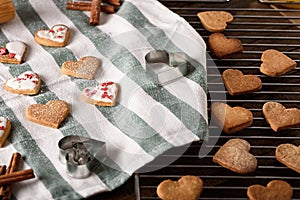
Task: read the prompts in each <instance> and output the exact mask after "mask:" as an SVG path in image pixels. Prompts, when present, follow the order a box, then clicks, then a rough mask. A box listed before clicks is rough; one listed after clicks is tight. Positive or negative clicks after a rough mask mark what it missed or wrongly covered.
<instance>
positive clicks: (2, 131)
mask: <svg viewBox="0 0 300 200" xmlns="http://www.w3.org/2000/svg"><path fill="white" fill-rule="evenodd" d="M10 129H11V123H10V121H9V120H8V119H7V118H5V117H0V148H1V147H3V146H4V144H5V142H6V139H7V137H8V135H9V133H10Z"/></svg>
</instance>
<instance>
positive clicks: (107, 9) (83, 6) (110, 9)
mask: <svg viewBox="0 0 300 200" xmlns="http://www.w3.org/2000/svg"><path fill="white" fill-rule="evenodd" d="M91 5H92V4H91V3H90V2H82V1H81V2H76V1H75V2H71V1H69V2H67V4H66V9H67V10H81V11H90V10H91ZM101 12H104V13H109V14H110V13H115V12H116V7H115V6H109V5H101Z"/></svg>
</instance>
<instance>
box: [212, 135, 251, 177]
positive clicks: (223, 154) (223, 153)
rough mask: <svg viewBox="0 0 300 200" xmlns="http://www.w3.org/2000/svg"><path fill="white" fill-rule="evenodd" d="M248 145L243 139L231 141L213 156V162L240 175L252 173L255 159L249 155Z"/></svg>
mask: <svg viewBox="0 0 300 200" xmlns="http://www.w3.org/2000/svg"><path fill="white" fill-rule="evenodd" d="M249 150H250V144H249V143H248V142H247V141H246V140H243V139H231V140H229V141H228V142H226V143H225V144H224V145H223V146H222V147H221V148H220V149H219V150H218V152H217V153H216V154H215V155H214V157H213V162H215V163H217V164H219V165H221V166H223V167H225V168H227V169H229V170H231V171H233V172H237V173H240V174H247V173H250V172H254V171H255V170H256V168H257V160H256V158H255V157H254V156H253V155H252V154H250V153H249Z"/></svg>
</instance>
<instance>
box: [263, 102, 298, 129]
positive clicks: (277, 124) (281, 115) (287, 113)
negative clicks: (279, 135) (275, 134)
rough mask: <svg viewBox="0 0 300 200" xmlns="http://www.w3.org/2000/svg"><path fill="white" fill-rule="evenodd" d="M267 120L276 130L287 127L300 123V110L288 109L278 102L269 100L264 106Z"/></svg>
mask: <svg viewBox="0 0 300 200" xmlns="http://www.w3.org/2000/svg"><path fill="white" fill-rule="evenodd" d="M262 111H263V114H264V116H265V119H266V121H267V122H268V123H269V124H270V127H271V128H272V129H273V130H274V131H279V130H282V129H287V128H291V127H295V126H298V125H300V110H299V109H297V108H289V109H286V108H285V107H284V106H283V105H281V104H280V103H277V102H267V103H265V104H264V105H263V108H262Z"/></svg>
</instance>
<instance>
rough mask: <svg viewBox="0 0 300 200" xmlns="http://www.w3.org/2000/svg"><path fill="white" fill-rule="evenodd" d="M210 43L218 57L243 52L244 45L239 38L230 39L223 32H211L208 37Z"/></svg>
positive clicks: (211, 48) (212, 50)
mask: <svg viewBox="0 0 300 200" xmlns="http://www.w3.org/2000/svg"><path fill="white" fill-rule="evenodd" d="M208 45H209V47H210V50H211V52H212V54H213V55H215V56H216V57H218V58H225V57H229V56H231V55H232V54H236V53H242V52H243V45H242V42H241V41H240V40H239V39H237V38H231V39H228V38H226V37H225V35H224V34H222V33H213V34H211V35H210V36H209V39H208Z"/></svg>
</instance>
